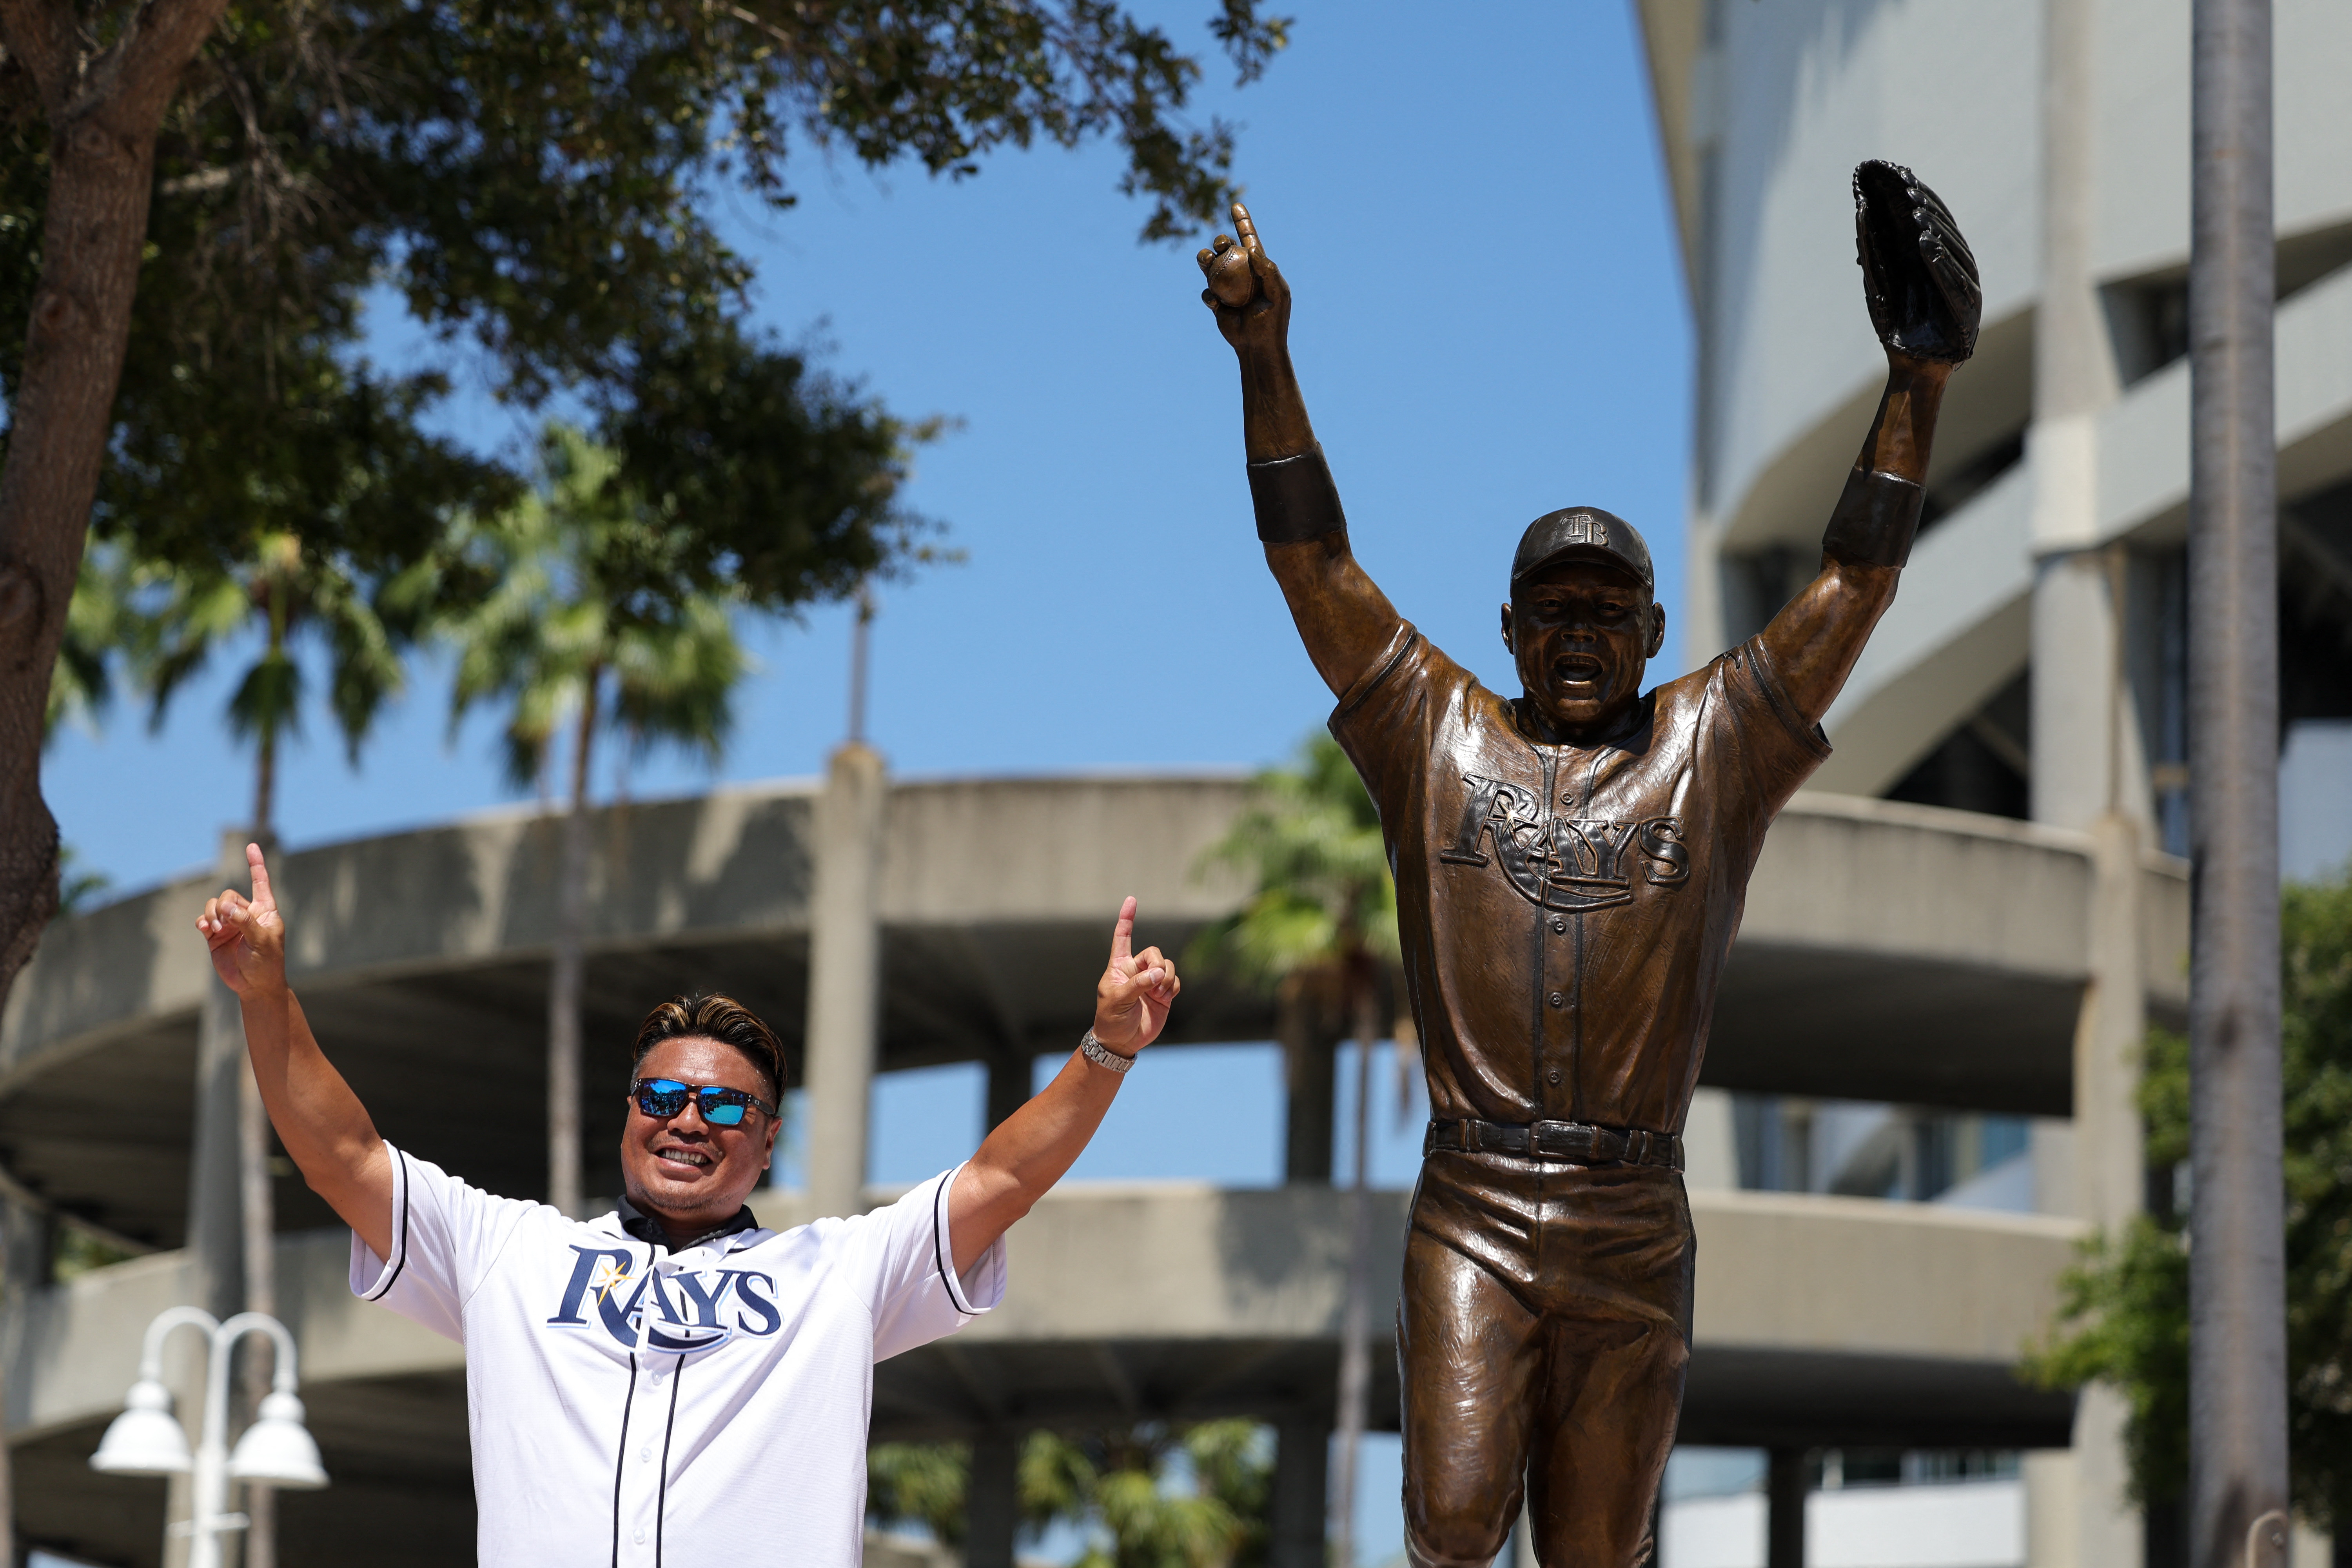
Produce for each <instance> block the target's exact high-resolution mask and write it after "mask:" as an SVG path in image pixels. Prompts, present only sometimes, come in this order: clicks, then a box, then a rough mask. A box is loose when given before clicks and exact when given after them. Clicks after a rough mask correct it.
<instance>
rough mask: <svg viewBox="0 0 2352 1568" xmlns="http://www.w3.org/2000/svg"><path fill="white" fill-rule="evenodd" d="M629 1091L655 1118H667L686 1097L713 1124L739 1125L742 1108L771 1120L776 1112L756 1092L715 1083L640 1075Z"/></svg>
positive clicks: (672, 1114) (679, 1108) (638, 1107)
mask: <svg viewBox="0 0 2352 1568" xmlns="http://www.w3.org/2000/svg"><path fill="white" fill-rule="evenodd" d="M629 1093H630V1095H631V1097H632V1098H634V1099H635V1100H636V1102H637V1109H638V1110H642V1111H644V1112H645V1113H646V1115H647V1116H650V1117H652V1118H653V1119H654V1120H655V1121H668V1120H669V1119H670V1118H671V1117H673V1116H676V1115H677V1113H678V1112H679V1111H681V1110H685V1109H686V1102H687V1100H688V1099H689V1098H691V1099H692V1100H693V1101H694V1104H695V1109H696V1110H699V1111H701V1112H702V1120H703V1121H707V1122H709V1123H710V1125H711V1126H713V1127H740V1126H741V1125H743V1112H745V1111H746V1110H756V1111H758V1112H759V1113H760V1114H761V1115H762V1116H765V1117H769V1118H771V1119H772V1118H773V1117H774V1116H775V1114H776V1108H775V1107H774V1106H772V1105H770V1104H769V1103H768V1102H767V1101H766V1100H761V1098H760V1097H759V1096H758V1095H756V1094H746V1093H744V1092H743V1090H741V1089H720V1088H719V1086H718V1085H716V1084H708V1083H680V1082H678V1081H677V1079H674V1078H641V1079H637V1081H636V1082H635V1083H633V1084H631V1085H629Z"/></svg>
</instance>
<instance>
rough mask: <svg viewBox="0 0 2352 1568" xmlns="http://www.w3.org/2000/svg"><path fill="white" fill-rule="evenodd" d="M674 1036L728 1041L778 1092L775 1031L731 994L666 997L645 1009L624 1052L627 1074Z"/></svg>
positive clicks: (780, 1049) (780, 1050)
mask: <svg viewBox="0 0 2352 1568" xmlns="http://www.w3.org/2000/svg"><path fill="white" fill-rule="evenodd" d="M680 1039H698V1040H717V1041H718V1042H719V1044H720V1045H722V1046H732V1047H735V1048H736V1049H737V1050H739V1051H740V1052H742V1053H743V1055H744V1056H745V1057H747V1058H750V1060H751V1065H752V1066H753V1067H755V1068H759V1069H760V1070H761V1072H762V1073H764V1074H765V1075H766V1076H767V1079H768V1092H769V1093H770V1094H771V1095H774V1096H781V1095H782V1093H783V1091H784V1046H783V1042H782V1041H781V1040H779V1039H777V1038H776V1031H775V1030H773V1029H771V1028H770V1027H768V1026H767V1025H766V1024H764V1023H762V1022H761V1019H760V1016H759V1015H758V1014H757V1013H754V1012H752V1011H751V1009H750V1008H749V1007H746V1006H745V1005H743V1004H741V1003H740V1002H738V1001H737V1000H735V998H733V997H732V996H720V995H717V994H706V993H702V992H697V993H696V994H693V995H691V996H675V997H672V998H671V999H670V1000H668V1001H667V1002H665V1003H663V1004H662V1005H660V1006H658V1007H656V1008H655V1009H654V1010H653V1011H652V1012H650V1013H648V1014H646V1021H645V1022H644V1023H642V1024H640V1025H638V1026H637V1048H636V1054H635V1055H634V1056H633V1057H631V1058H629V1076H630V1077H631V1078H635V1076H636V1071H637V1068H640V1067H642V1066H644V1065H645V1060H646V1056H647V1055H648V1054H649V1053H650V1052H651V1051H652V1050H653V1048H654V1047H656V1046H658V1045H660V1044H661V1043H662V1042H663V1041H664V1040H680Z"/></svg>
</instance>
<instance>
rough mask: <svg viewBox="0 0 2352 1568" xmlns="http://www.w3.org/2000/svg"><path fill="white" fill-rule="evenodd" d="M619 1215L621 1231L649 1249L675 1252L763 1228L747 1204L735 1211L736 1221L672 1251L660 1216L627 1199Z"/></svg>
mask: <svg viewBox="0 0 2352 1568" xmlns="http://www.w3.org/2000/svg"><path fill="white" fill-rule="evenodd" d="M618 1214H619V1216H620V1221H621V1228H622V1229H623V1230H625V1231H626V1232H627V1233H628V1234H629V1235H631V1236H633V1237H636V1238H637V1239H638V1240H639V1241H642V1242H644V1243H646V1245H647V1246H649V1247H669V1250H670V1251H672V1252H691V1251H693V1250H694V1249H695V1248H696V1247H700V1246H701V1245H702V1244H703V1243H704V1242H706V1241H717V1240H718V1239H719V1237H726V1236H734V1235H737V1234H738V1233H740V1232H742V1231H747V1230H757V1229H759V1228H760V1222H759V1220H757V1219H756V1218H754V1217H753V1216H752V1214H751V1205H748V1204H747V1205H744V1206H743V1207H741V1208H740V1209H737V1210H736V1211H735V1217H734V1218H732V1219H729V1220H723V1221H721V1222H720V1223H719V1224H718V1225H714V1226H711V1227H710V1228H709V1230H706V1231H704V1232H702V1233H701V1234H700V1235H699V1236H697V1237H693V1238H692V1239H691V1240H689V1241H688V1242H687V1243H686V1245H684V1246H683V1247H671V1246H670V1239H669V1232H668V1230H667V1229H666V1228H664V1226H663V1225H662V1222H661V1220H660V1219H659V1218H658V1217H657V1216H656V1215H649V1214H647V1213H646V1212H645V1211H644V1210H643V1209H640V1208H639V1207H637V1206H636V1205H635V1204H633V1203H631V1202H630V1201H629V1200H628V1199H626V1198H623V1199H622V1200H621V1201H620V1204H619V1205H618Z"/></svg>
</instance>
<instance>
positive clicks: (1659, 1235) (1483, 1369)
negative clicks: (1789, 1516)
mask: <svg viewBox="0 0 2352 1568" xmlns="http://www.w3.org/2000/svg"><path fill="white" fill-rule="evenodd" d="M1694 1254H1695V1247H1693V1243H1692V1237H1691V1219H1690V1205H1689V1202H1688V1200H1687V1199H1686V1198H1685V1196H1684V1194H1683V1181H1682V1177H1681V1175H1680V1174H1679V1173H1676V1172H1674V1171H1670V1170H1664V1169H1662V1168H1659V1167H1656V1166H1606V1167H1598V1168H1588V1167H1585V1166H1580V1165H1567V1164H1561V1163H1554V1162H1550V1161H1542V1160H1525V1159H1518V1158H1516V1157H1514V1156H1511V1155H1507V1154H1486V1153H1478V1154H1470V1153H1457V1152H1437V1153H1433V1154H1432V1155H1430V1156H1429V1158H1428V1159H1427V1160H1425V1161H1424V1162H1423V1164H1422V1172H1421V1185H1420V1187H1419V1188H1418V1190H1417V1191H1415V1193H1414V1194H1413V1200H1412V1228H1411V1231H1410V1234H1409V1235H1408V1236H1407V1237H1406V1241H1405V1258H1404V1291H1403V1294H1402V1296H1401V1297H1400V1298H1399V1300H1398V1304H1397V1355H1398V1362H1399V1365H1398V1372H1399V1374H1400V1377H1401V1380H1402V1391H1403V1427H1404V1519H1405V1550H1406V1553H1407V1555H1408V1557H1409V1558H1410V1560H1411V1561H1412V1563H1413V1564H1414V1568H1486V1565H1487V1564H1488V1563H1492V1562H1493V1561H1494V1558H1495V1554H1496V1552H1499V1551H1501V1550H1502V1548H1503V1543H1504V1541H1505V1539H1506V1537H1507V1535H1508V1534H1509V1532H1510V1529H1511V1526H1512V1524H1513V1523H1514V1522H1516V1521H1517V1518H1518V1514H1519V1504H1520V1498H1521V1481H1522V1478H1524V1479H1525V1483H1526V1496H1527V1499H1528V1503H1529V1508H1528V1514H1529V1517H1530V1518H1531V1519H1532V1521H1534V1527H1535V1542H1536V1555H1537V1557H1538V1560H1539V1561H1540V1562H1541V1563H1543V1568H1633V1565H1634V1564H1636V1563H1640V1562H1642V1561H1643V1558H1644V1557H1646V1556H1647V1555H1648V1552H1649V1548H1650V1521H1651V1510H1652V1508H1653V1507H1654V1502H1655V1500H1656V1497H1657V1491H1658V1483H1659V1481H1660V1480H1661V1479H1663V1477H1664V1474H1665V1467H1666V1455H1667V1452H1668V1451H1669V1450H1670V1449H1671V1448H1672V1447H1673V1446H1674V1437H1675V1418H1676V1416H1677V1415H1678V1414H1679V1413H1680V1411H1681V1408H1682V1398H1683V1373H1684V1370H1685V1367H1686V1366H1687V1365H1688V1363H1689V1361H1690V1321H1691V1279H1692V1263H1693V1258H1694Z"/></svg>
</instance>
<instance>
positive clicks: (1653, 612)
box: [1642, 602, 1666, 658]
mask: <svg viewBox="0 0 2352 1568" xmlns="http://www.w3.org/2000/svg"><path fill="white" fill-rule="evenodd" d="M1665 646H1666V607H1665V606H1664V605H1661V604H1657V603H1655V602H1653V603H1652V604H1651V605H1650V651H1649V652H1647V653H1645V654H1643V656H1642V657H1643V658H1657V657H1658V650H1659V649H1660V648H1662V647H1665Z"/></svg>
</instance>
